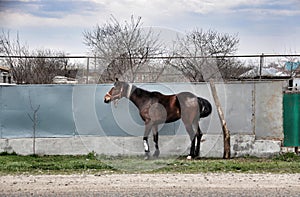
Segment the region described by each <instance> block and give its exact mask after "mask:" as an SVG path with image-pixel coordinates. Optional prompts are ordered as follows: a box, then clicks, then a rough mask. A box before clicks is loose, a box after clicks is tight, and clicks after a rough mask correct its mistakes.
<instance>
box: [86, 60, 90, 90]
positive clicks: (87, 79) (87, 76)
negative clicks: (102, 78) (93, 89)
mask: <svg viewBox="0 0 300 197" xmlns="http://www.w3.org/2000/svg"><path fill="white" fill-rule="evenodd" d="M89 75H90V58H89V57H88V58H87V62H86V84H88V83H89Z"/></svg>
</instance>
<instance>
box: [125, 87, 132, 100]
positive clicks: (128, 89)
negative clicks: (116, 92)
mask: <svg viewBox="0 0 300 197" xmlns="http://www.w3.org/2000/svg"><path fill="white" fill-rule="evenodd" d="M131 90H132V84H128V88H127V93H126V97H127V98H128V99H129V98H130V94H131Z"/></svg>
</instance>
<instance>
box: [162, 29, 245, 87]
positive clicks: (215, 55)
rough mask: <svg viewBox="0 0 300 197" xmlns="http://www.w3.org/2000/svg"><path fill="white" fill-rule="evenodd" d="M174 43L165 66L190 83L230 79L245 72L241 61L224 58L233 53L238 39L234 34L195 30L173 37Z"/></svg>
mask: <svg viewBox="0 0 300 197" xmlns="http://www.w3.org/2000/svg"><path fill="white" fill-rule="evenodd" d="M176 43H177V45H176V46H175V49H174V54H173V55H174V56H176V58H172V57H171V58H170V59H169V60H168V61H167V63H168V64H170V65H171V66H173V67H174V68H176V69H178V70H180V71H181V72H182V73H183V75H184V76H185V77H187V78H188V79H189V80H190V81H193V82H201V81H207V80H208V79H210V78H214V79H217V80H220V79H221V78H222V79H230V78H235V77H237V76H239V75H241V74H242V73H244V72H246V71H247V70H248V69H247V68H246V67H244V66H243V63H242V62H241V61H238V60H237V59H235V58H228V57H226V56H230V55H233V54H234V53H235V52H236V51H237V46H238V43H239V39H238V38H237V36H236V35H229V34H221V33H218V32H216V31H212V30H209V31H207V32H205V31H203V30H198V29H196V30H194V31H192V32H190V33H187V35H186V36H185V37H183V38H177V41H176ZM178 57H179V58H178ZM180 57H181V58H180Z"/></svg>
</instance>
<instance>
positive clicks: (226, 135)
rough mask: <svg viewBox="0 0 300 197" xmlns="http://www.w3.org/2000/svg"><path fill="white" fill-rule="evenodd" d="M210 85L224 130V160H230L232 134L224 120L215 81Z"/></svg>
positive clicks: (211, 81)
mask: <svg viewBox="0 0 300 197" xmlns="http://www.w3.org/2000/svg"><path fill="white" fill-rule="evenodd" d="M209 83H210V88H211V92H212V95H213V98H214V101H215V104H216V106H217V111H218V115H219V119H220V122H221V125H222V130H223V140H224V154H223V158H224V159H230V132H229V130H228V128H227V124H226V121H225V118H224V113H223V110H222V107H221V103H220V100H219V97H218V94H217V90H216V86H215V84H214V82H213V80H210V81H209Z"/></svg>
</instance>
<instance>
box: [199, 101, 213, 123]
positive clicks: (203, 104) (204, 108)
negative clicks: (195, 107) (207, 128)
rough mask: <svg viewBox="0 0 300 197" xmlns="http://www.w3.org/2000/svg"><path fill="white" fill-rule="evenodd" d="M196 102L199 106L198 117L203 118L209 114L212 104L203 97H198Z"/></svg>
mask: <svg viewBox="0 0 300 197" xmlns="http://www.w3.org/2000/svg"><path fill="white" fill-rule="evenodd" d="M198 103H199V108H200V118H205V117H207V116H209V115H210V114H211V111H212V106H211V104H210V102H209V101H208V100H206V99H204V98H201V97H198Z"/></svg>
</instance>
